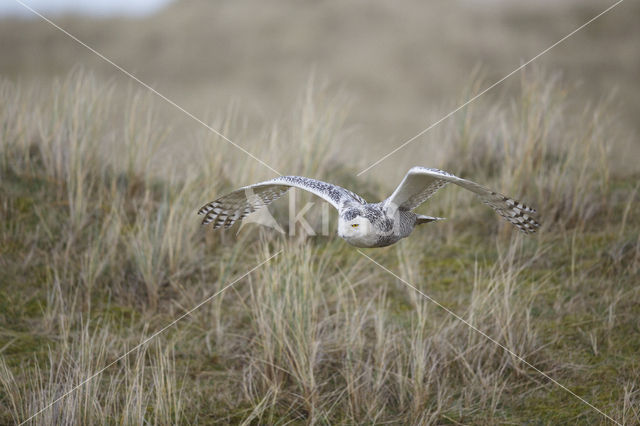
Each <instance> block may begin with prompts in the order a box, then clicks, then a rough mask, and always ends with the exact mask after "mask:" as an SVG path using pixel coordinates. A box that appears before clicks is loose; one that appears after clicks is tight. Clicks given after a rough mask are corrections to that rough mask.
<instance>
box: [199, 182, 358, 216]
mask: <svg viewBox="0 0 640 426" xmlns="http://www.w3.org/2000/svg"><path fill="white" fill-rule="evenodd" d="M290 188H300V189H304V190H305V191H308V192H311V193H312V194H314V195H317V196H318V197H320V198H322V199H324V200H325V201H327V202H328V203H329V204H331V205H332V206H333V207H335V208H336V209H337V210H338V211H340V210H342V208H343V207H344V206H345V205H347V204H353V203H355V204H365V203H366V202H365V200H364V199H362V197H360V196H359V195H357V194H354V193H353V192H351V191H349V190H347V189H344V188H342V187H340V186H337V185H333V184H331V183H327V182H322V181H319V180H315V179H310V178H306V177H303V176H280V177H277V178H275V179H271V180H268V181H266V182H260V183H256V184H254V185H249V186H245V187H242V188H240V189H238V190H236V191H233V192H232V193H230V194H227V195H225V196H222V197H220V198H218V199H217V200H215V201H212V202H210V203H207V204H205V205H204V206H202V208H201V209H200V210H198V214H199V215H204V219H203V220H202V224H203V225H208V224H209V223H212V222H213V228H214V229H216V228H220V227H221V226H224V227H225V228H229V227H231V225H233V224H234V223H235V222H236V221H237V220H239V219H242V218H244V217H245V216H247V215H248V214H250V213H253V212H254V211H256V210H257V209H259V208H260V207H263V206H266V205H269V204H271V203H272V202H274V201H275V200H277V199H278V198H280V197H281V196H282V195H284V193H285V192H287V191H288V190H289V189H290Z"/></svg>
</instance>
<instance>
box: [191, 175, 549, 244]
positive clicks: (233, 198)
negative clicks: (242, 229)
mask: <svg viewBox="0 0 640 426" xmlns="http://www.w3.org/2000/svg"><path fill="white" fill-rule="evenodd" d="M448 183H454V184H456V185H459V186H461V187H463V188H465V189H467V190H469V191H472V192H474V193H475V194H476V195H477V196H478V197H479V198H480V200H481V201H482V202H483V203H485V204H487V205H488V206H489V207H491V208H492V209H494V210H495V211H496V212H497V213H498V214H499V215H500V216H502V217H503V218H505V219H506V220H507V221H509V222H510V223H511V224H513V225H514V226H516V227H517V228H518V229H519V230H521V231H522V232H524V233H527V234H528V233H533V232H535V231H536V230H537V228H538V227H539V226H540V224H539V223H538V222H537V221H536V220H535V219H534V218H533V217H532V215H533V214H535V213H536V211H535V210H534V209H532V208H531V207H528V206H526V205H524V204H522V203H520V202H519V201H516V200H514V199H512V198H509V197H506V196H504V195H502V194H499V193H497V192H495V191H492V190H490V189H488V188H485V187H484V186H482V185H479V184H477V183H475V182H472V181H469V180H466V179H462V178H459V177H457V176H455V175H452V174H451V173H448V172H445V171H443V170H438V169H431V168H426V167H413V168H411V169H410V170H409V171H408V172H407V174H406V175H405V177H404V179H403V180H402V182H401V183H400V185H398V187H397V188H396V189H395V191H394V192H393V194H391V196H390V197H389V198H387V199H386V200H384V201H382V202H380V203H367V202H366V201H365V200H364V199H363V198H362V197H360V196H359V195H357V194H355V193H353V192H351V191H349V190H347V189H345V188H342V187H340V186H337V185H333V184H330V183H327V182H322V181H319V180H316V179H310V178H306V177H302V176H280V177H277V178H275V179H271V180H269V181H266V182H261V183H257V184H254V185H249V186H246V187H243V188H240V189H238V190H236V191H234V192H232V193H230V194H227V195H225V196H223V197H220V198H218V199H217V200H215V201H212V202H210V203H207V204H206V205H204V206H203V207H202V208H201V209H200V210H199V211H198V214H200V215H204V219H203V220H202V224H203V225H207V224H210V223H213V227H214V229H215V228H220V227H223V226H224V227H225V228H229V227H230V226H232V225H233V224H234V223H235V222H236V221H238V220H241V219H242V218H244V217H246V216H247V215H248V214H250V213H252V212H254V211H256V210H257V209H259V208H260V207H264V206H266V205H269V204H271V203H272V202H274V201H275V200H277V199H278V198H280V197H281V196H282V195H283V194H284V193H285V192H287V191H288V190H289V189H290V188H292V187H294V188H300V189H304V190H305V191H308V192H311V193H312V194H315V195H317V196H319V197H321V198H323V199H324V200H326V201H327V202H329V203H330V204H331V205H333V206H334V207H335V208H336V209H337V210H338V213H339V215H340V220H344V221H351V220H353V219H354V218H356V217H358V216H362V217H364V218H366V219H367V220H369V222H370V223H371V224H372V225H373V229H374V230H375V231H374V232H376V234H373V235H378V236H379V238H378V239H377V240H376V241H377V242H376V243H375V244H374V245H372V247H381V246H385V245H389V244H393V243H395V242H396V241H398V240H399V239H401V238H404V237H406V236H408V235H409V234H411V232H412V231H413V229H414V227H415V226H416V224H421V223H428V222H433V221H436V220H438V219H440V218H430V217H427V216H421V217H420V220H418V216H417V215H416V214H415V213H413V212H412V210H413V209H415V208H416V207H418V206H419V205H420V204H422V203H424V202H425V201H427V200H428V199H429V198H430V197H431V196H432V195H433V194H435V193H436V192H437V191H438V190H439V189H441V188H443V187H444V186H446V185H447V184H448ZM425 218H426V219H425Z"/></svg>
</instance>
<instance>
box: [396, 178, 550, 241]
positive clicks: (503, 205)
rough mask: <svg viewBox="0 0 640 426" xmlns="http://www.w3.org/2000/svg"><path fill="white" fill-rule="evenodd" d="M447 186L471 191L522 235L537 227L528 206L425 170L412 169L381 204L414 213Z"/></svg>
mask: <svg viewBox="0 0 640 426" xmlns="http://www.w3.org/2000/svg"><path fill="white" fill-rule="evenodd" d="M447 183H454V184H456V185H459V186H461V187H463V188H465V189H467V190H469V191H471V192H474V193H475V194H476V195H477V196H478V197H479V198H480V200H481V201H482V202H483V203H485V204H487V205H488V206H489V207H491V208H492V209H493V210H495V211H496V213H498V214H499V215H500V216H502V217H503V218H505V219H506V220H508V221H509V222H510V223H512V224H513V225H515V226H516V227H517V228H518V229H520V230H521V231H522V232H524V233H527V234H529V233H533V232H535V231H536V229H537V228H538V227H539V226H540V224H539V223H538V222H536V220H535V219H533V218H532V217H531V216H530V215H531V214H535V212H536V211H535V210H534V209H532V208H531V207H528V206H526V205H524V204H522V203H520V202H518V201H516V200H514V199H512V198H509V197H506V196H504V195H502V194H500V193H497V192H495V191H492V190H490V189H488V188H485V187H484V186H482V185H480V184H477V183H475V182H472V181H470V180H467V179H462V178H459V177H457V176H455V175H452V174H451V173H447V172H445V171H443V170H438V169H430V168H427V167H412V168H411V169H410V170H409V171H408V172H407V174H406V175H405V177H404V179H402V182H400V185H398V187H397V188H396V190H395V191H393V194H391V196H390V197H389V198H387V199H386V200H385V201H384V203H385V207H387V208H398V209H400V210H413V209H415V208H416V207H418V206H419V205H420V204H422V203H424V202H425V201H426V200H428V199H429V198H430V197H431V196H432V195H433V194H434V193H435V192H436V191H438V190H439V189H440V188H442V187H443V186H445V185H446V184H447Z"/></svg>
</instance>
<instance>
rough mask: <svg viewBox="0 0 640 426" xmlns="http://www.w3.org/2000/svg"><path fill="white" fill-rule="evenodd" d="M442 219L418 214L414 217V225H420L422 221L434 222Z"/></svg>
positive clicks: (442, 218)
mask: <svg viewBox="0 0 640 426" xmlns="http://www.w3.org/2000/svg"><path fill="white" fill-rule="evenodd" d="M444 219H445V218H444V217H433V216H424V215H421V214H419V215H418V217H416V225H422V224H423V223H429V222H436V221H438V220H444Z"/></svg>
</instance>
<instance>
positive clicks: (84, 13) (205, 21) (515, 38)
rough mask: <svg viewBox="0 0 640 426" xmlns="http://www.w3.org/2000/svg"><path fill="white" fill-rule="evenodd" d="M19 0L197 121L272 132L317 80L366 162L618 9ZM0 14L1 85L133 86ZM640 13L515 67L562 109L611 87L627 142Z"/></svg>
mask: <svg viewBox="0 0 640 426" xmlns="http://www.w3.org/2000/svg"><path fill="white" fill-rule="evenodd" d="M25 3H27V4H29V5H31V6H32V7H33V8H35V9H36V10H39V11H41V12H42V13H43V14H45V15H47V16H49V17H51V18H52V19H53V20H54V21H55V22H56V23H57V24H59V25H60V26H61V27H63V28H65V29H67V30H68V31H69V32H71V33H72V34H74V35H75V36H77V37H78V38H79V39H80V40H82V41H84V42H86V43H87V44H88V45H90V46H92V47H93V48H95V49H96V50H97V51H99V52H101V53H103V54H104V55H105V56H107V57H108V58H110V59H112V60H113V61H114V62H115V63H117V64H119V65H121V66H122V67H124V68H125V69H127V70H129V71H131V72H133V73H134V74H135V75H136V76H138V77H139V78H140V79H141V80H143V81H144V82H146V83H148V84H150V85H152V86H153V87H154V88H156V89H157V90H159V91H160V92H161V93H163V94H164V95H166V96H168V97H169V98H170V99H172V100H174V101H175V102H177V103H178V104H180V105H181V106H183V107H185V108H186V109H187V110H188V111H190V112H192V113H194V114H195V115H196V116H198V117H202V118H205V119H206V118H207V117H212V116H213V117H215V116H218V115H219V114H220V113H223V112H225V113H226V112H227V111H228V109H229V108H230V105H233V108H234V109H235V110H236V111H237V112H238V115H239V116H242V117H243V120H244V125H245V126H246V127H247V128H249V129H258V128H264V127H268V126H269V123H271V122H274V121H275V120H281V119H282V118H283V115H285V114H288V113H289V111H290V110H291V108H292V106H293V105H294V104H295V101H296V99H298V98H299V97H300V95H301V93H303V92H304V90H305V88H306V87H307V84H308V82H309V80H310V79H313V80H314V81H315V83H314V84H316V85H320V86H322V87H328V88H329V91H330V92H331V93H341V94H344V95H345V98H346V99H348V102H349V105H350V108H349V113H348V117H347V118H346V123H345V124H346V127H347V129H349V130H350V132H351V133H350V136H349V140H350V141H353V142H354V143H353V145H352V144H347V145H352V146H353V147H363V146H367V147H368V149H367V150H366V152H362V149H361V148H357V149H356V151H357V152H349V155H352V156H353V158H354V162H356V163H357V164H358V165H359V163H358V162H362V165H363V166H364V165H368V164H370V163H371V162H373V161H375V160H377V159H378V158H379V157H380V156H382V155H383V154H385V153H387V152H388V151H389V150H390V149H391V148H392V147H395V146H397V145H399V144H400V143H402V142H404V141H405V140H407V139H409V138H411V137H412V136H414V135H415V134H417V133H418V132H420V131H421V130H423V129H424V128H426V127H428V126H429V125H430V124H431V123H433V122H434V121H436V120H438V119H439V118H441V117H442V116H444V115H445V114H447V113H448V112H449V111H451V110H452V109H453V108H455V107H456V106H458V105H459V104H461V103H462V102H464V101H465V100H466V99H468V98H469V97H471V96H472V95H473V94H474V93H477V92H479V91H480V90H482V89H483V88H485V87H487V86H488V85H489V84H491V83H492V82H494V81H496V80H498V79H500V78H502V77H503V76H505V75H506V74H508V73H509V72H511V71H512V70H513V69H515V68H516V67H517V66H519V65H520V64H522V63H523V62H525V61H527V60H528V59H530V58H532V57H533V56H535V55H536V54H538V53H539V52H541V51H542V50H543V49H545V48H547V47H548V46H550V45H551V44H553V43H555V42H556V41H557V40H559V39H560V38H562V37H563V36H565V35H566V34H568V33H569V32H571V31H572V30H573V29H575V28H576V27H578V26H580V25H582V24H583V23H584V22H586V21H587V20H588V19H590V18H591V17H593V16H595V15H597V14H598V13H599V12H601V11H602V10H604V9H606V8H607V7H608V6H610V5H611V4H613V3H614V2H612V1H595V0H594V1H584V0H581V1H572V0H565V1H562V2H553V1H538V2H534V3H532V2H527V1H522V0H520V1H504V0H489V1H478V0H456V1H429V2H423V1H409V2H406V3H403V5H402V7H398V5H396V4H393V3H390V2H386V1H377V0H376V1H351V2H340V3H337V2H329V1H321V2H311V1H308V2H307V1H302V2H301V1H286V0H285V1H278V2H269V3H265V2H261V1H258V0H240V1H233V2H221V1H204V0H176V1H168V0H143V1H127V2H125V1H109V2H107V1H93V2H80V1H73V0H52V1H47V0H37V1H35V0H34V1H29V0H26V1H25ZM0 16H1V21H2V23H1V24H0V74H1V75H2V76H4V77H7V78H9V79H10V80H20V81H23V82H24V83H26V84H29V83H30V82H37V83H38V84H42V83H43V82H46V80H49V79H52V78H55V77H63V76H66V75H67V74H68V72H69V70H71V69H73V68H74V67H78V66H81V67H82V68H84V69H86V70H88V71H90V72H92V73H95V74H96V75H98V76H99V77H100V78H105V79H111V80H114V81H115V82H116V84H117V85H127V84H131V81H130V80H129V79H128V78H127V77H125V76H124V75H122V74H121V73H120V72H119V71H117V70H116V69H115V68H114V67H113V66H111V65H109V64H108V63H106V62H104V61H103V60H101V59H100V58H99V57H97V56H96V55H95V54H93V53H92V52H90V51H88V50H87V49H85V48H84V47H82V46H80V45H78V44H77V43H76V42H74V41H73V40H71V39H70V38H69V37H68V36H66V35H65V34H63V33H62V32H60V31H58V30H56V29H55V28H53V27H52V26H51V25H49V24H47V23H46V22H44V21H43V20H42V19H40V18H38V17H36V16H34V15H33V14H32V13H31V12H29V11H27V10H26V9H25V8H24V7H23V6H21V5H20V4H19V3H17V2H14V1H13V0H7V1H4V2H3V3H2V5H0ZM638 18H640V5H639V4H638V3H637V2H632V1H627V2H623V3H622V4H620V5H619V6H618V7H616V8H614V9H613V10H612V11H610V12H609V13H607V14H606V15H605V16H602V17H601V18H600V19H598V20H597V21H596V22H594V23H593V24H591V25H589V26H588V27H587V28H585V29H584V30H582V31H580V32H579V33H577V34H576V35H574V36H573V37H571V38H570V39H569V40H567V41H566V42H564V43H562V44H561V45H559V46H557V47H556V48H555V49H553V50H552V51H551V52H549V53H548V54H546V55H544V56H543V57H541V58H539V59H538V60H537V61H536V62H535V64H534V66H531V67H527V69H526V70H525V71H524V72H525V73H527V72H532V70H533V69H535V68H536V67H538V68H539V69H543V70H547V71H550V72H551V73H559V74H561V77H562V79H563V81H564V82H565V84H568V85H569V86H570V87H571V88H572V89H573V90H571V94H570V96H571V98H570V99H569V101H570V102H572V103H574V104H575V105H578V106H580V105H581V104H584V103H597V102H600V101H601V100H602V98H608V97H611V95H612V94H614V102H613V104H612V106H614V107H615V108H616V109H617V115H618V116H619V117H620V119H621V121H622V122H624V124H625V125H626V126H628V127H629V128H630V130H631V131H632V133H633V134H637V131H638V130H639V129H640V122H639V121H638V120H637V117H638V114H639V113H640V82H639V80H638V75H640V49H638V42H639V41H640V27H639V26H638V25H637V22H638ZM520 78H521V75H520V74H516V75H514V76H513V77H512V78H510V79H509V80H508V81H506V82H505V83H504V84H502V85H500V86H499V87H497V88H496V89H495V90H493V91H492V92H490V93H489V94H487V95H486V96H483V97H482V98H480V99H479V100H478V101H477V104H478V105H477V106H476V107H477V108H479V109H489V108H491V107H496V106H498V105H496V103H498V102H504V101H505V100H508V99H509V98H508V97H504V96H502V95H504V91H510V90H513V88H514V87H519V79H520ZM45 84H46V83H45ZM499 106H501V107H504V106H505V105H499ZM165 112H166V113H167V114H170V115H171V117H172V118H173V119H174V120H175V121H177V122H178V123H180V121H179V119H184V124H185V127H184V128H182V129H180V131H181V132H189V131H191V130H192V129H195V128H196V127H198V126H199V125H198V124H197V123H195V122H192V121H191V120H190V119H188V118H187V117H186V116H184V115H183V114H182V113H180V112H179V111H176V110H174V109H173V108H172V107H170V106H168V105H166V111H165ZM179 116H181V117H179ZM176 119H178V120H176ZM177 125H178V126H179V124H177ZM434 130H435V129H434ZM236 142H238V143H239V144H240V145H242V141H236ZM439 143H440V138H439V135H438V133H437V131H433V132H429V133H428V134H426V135H425V136H424V137H421V138H420V139H419V140H418V141H416V142H414V143H413V144H411V146H409V147H408V148H407V149H405V150H403V151H402V152H401V153H399V154H398V155H397V156H396V157H395V158H396V159H395V161H397V162H398V163H400V164H403V167H401V168H402V169H403V170H404V169H406V167H404V163H405V162H406V165H407V166H410V165H412V164H413V163H416V162H417V161H418V160H419V161H421V162H422V163H423V164H430V161H429V158H430V157H431V156H432V155H433V150H434V148H437V147H438V144H439ZM344 149H347V150H348V149H349V147H348V146H345V147H344ZM352 149H353V148H352ZM625 149H628V147H627V148H625ZM625 157H627V158H628V155H627V156H625ZM380 170H384V169H380Z"/></svg>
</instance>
